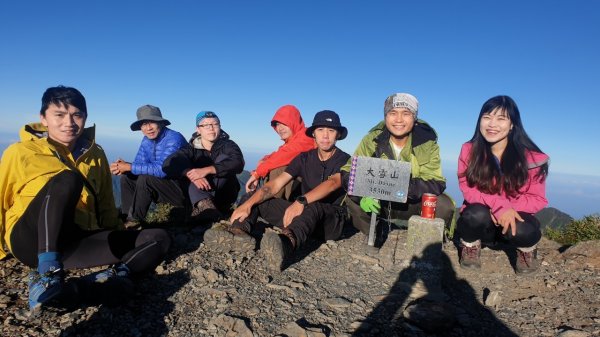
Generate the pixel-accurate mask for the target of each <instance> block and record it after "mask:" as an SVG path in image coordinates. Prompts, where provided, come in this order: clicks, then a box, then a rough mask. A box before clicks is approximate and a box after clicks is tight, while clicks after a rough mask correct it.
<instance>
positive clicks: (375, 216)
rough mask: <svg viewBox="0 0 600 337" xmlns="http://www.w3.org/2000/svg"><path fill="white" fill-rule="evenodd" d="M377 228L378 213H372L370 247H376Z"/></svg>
mask: <svg viewBox="0 0 600 337" xmlns="http://www.w3.org/2000/svg"><path fill="white" fill-rule="evenodd" d="M376 226H377V213H375V212H371V225H370V226H369V241H368V244H369V246H375V227H376Z"/></svg>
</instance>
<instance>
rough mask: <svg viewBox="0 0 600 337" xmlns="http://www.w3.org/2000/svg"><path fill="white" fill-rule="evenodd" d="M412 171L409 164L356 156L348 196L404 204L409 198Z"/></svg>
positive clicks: (351, 170)
mask: <svg viewBox="0 0 600 337" xmlns="http://www.w3.org/2000/svg"><path fill="white" fill-rule="evenodd" d="M410 170H411V166H410V163H408V162H402V161H396V160H390V159H380V158H371V157H361V156H354V157H352V166H351V168H350V179H349V180H348V194H350V195H355V196H361V197H372V198H375V199H379V200H387V201H393V202H402V203H404V202H406V199H407V198H408V184H409V182H410Z"/></svg>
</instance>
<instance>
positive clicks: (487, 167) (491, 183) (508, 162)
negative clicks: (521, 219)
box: [464, 96, 548, 196]
mask: <svg viewBox="0 0 600 337" xmlns="http://www.w3.org/2000/svg"><path fill="white" fill-rule="evenodd" d="M495 110H497V111H498V112H500V113H503V114H506V116H508V118H509V119H510V121H511V122H512V129H511V130H510V131H509V133H508V137H507V138H508V144H507V145H506V149H505V150H504V153H503V154H502V158H499V159H500V166H499V167H498V164H497V162H496V159H495V158H494V155H493V154H492V148H491V145H490V144H489V143H488V142H487V141H486V140H485V138H484V137H483V135H482V134H481V131H480V123H481V118H482V117H483V115H487V114H490V113H492V112H493V111H495ZM470 142H471V143H472V144H473V147H472V148H471V154H470V160H469V167H468V168H467V170H466V171H465V173H464V175H465V176H466V178H467V183H468V184H469V186H470V187H473V186H475V187H476V188H477V189H478V190H480V191H482V192H484V193H488V194H499V193H500V192H501V191H502V190H503V191H504V192H505V193H506V194H507V195H510V196H516V195H517V194H518V193H519V189H520V188H521V187H523V186H524V185H525V184H526V183H527V179H528V172H527V171H528V163H527V158H526V156H525V154H526V151H534V152H539V153H543V152H542V150H540V148H539V147H538V146H537V145H535V143H534V142H533V141H532V140H531V138H529V136H528V135H527V133H526V132H525V129H524V128H523V123H522V122H521V114H520V112H519V108H518V107H517V104H516V103H515V101H514V100H513V99H512V98H510V97H508V96H495V97H492V98H490V99H488V100H487V101H486V102H485V103H483V106H482V107H481V111H480V112H479V118H477V124H476V125H475V134H474V135H473V138H471V140H470ZM547 175H548V163H544V164H543V165H541V166H540V171H539V172H538V174H537V175H536V177H535V178H536V179H540V181H544V180H545V179H546V176H547Z"/></svg>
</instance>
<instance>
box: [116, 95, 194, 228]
mask: <svg viewBox="0 0 600 337" xmlns="http://www.w3.org/2000/svg"><path fill="white" fill-rule="evenodd" d="M136 115H137V121H135V122H133V123H132V124H131V131H138V130H141V131H142V133H143V134H144V138H143V139H142V143H141V144H140V147H139V149H138V152H137V155H136V156H135V159H134V160H133V162H126V161H123V160H121V159H119V160H117V161H115V162H114V163H112V164H111V165H110V170H111V172H112V174H115V175H120V176H121V213H123V215H124V216H127V222H126V223H125V226H126V227H136V226H138V225H139V224H140V222H142V221H143V220H144V218H145V217H146V213H148V209H149V208H150V204H151V203H152V202H161V203H168V204H171V205H173V206H175V207H181V208H182V207H184V206H185V196H184V194H183V191H182V190H181V187H180V186H179V182H178V181H177V180H172V179H168V178H167V175H166V173H165V172H164V171H163V170H162V165H163V162H164V161H165V159H167V157H169V156H170V155H171V154H173V153H174V152H175V151H177V150H179V149H180V148H182V147H184V146H186V145H187V141H186V140H185V138H184V137H183V135H181V133H179V132H177V131H173V130H171V129H169V128H167V125H170V124H171V122H169V121H168V120H166V119H164V118H163V117H162V113H161V112H160V109H159V108H158V107H155V106H153V105H144V106H141V107H140V108H138V109H137V113H136Z"/></svg>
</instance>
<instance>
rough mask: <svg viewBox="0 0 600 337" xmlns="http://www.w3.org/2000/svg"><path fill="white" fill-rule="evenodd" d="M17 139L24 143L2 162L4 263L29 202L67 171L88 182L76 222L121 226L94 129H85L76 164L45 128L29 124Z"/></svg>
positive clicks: (87, 226) (0, 250)
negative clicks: (12, 234)
mask: <svg viewBox="0 0 600 337" xmlns="http://www.w3.org/2000/svg"><path fill="white" fill-rule="evenodd" d="M19 136H20V138H21V141H20V142H17V143H15V144H12V145H10V146H9V147H8V148H7V149H6V150H5V151H4V153H3V154H2V160H1V161H0V198H1V200H0V259H2V258H4V257H5V256H6V254H7V252H6V251H5V246H6V247H7V248H8V249H9V251H10V250H11V249H12V248H11V242H10V234H11V232H12V229H13V227H14V226H15V223H16V222H17V221H18V220H19V218H20V217H21V216H22V215H23V213H24V212H25V210H26V209H27V206H29V203H31V201H32V200H33V198H34V197H35V196H36V195H37V194H38V192H39V191H40V190H41V189H42V188H43V187H44V185H46V183H47V182H48V181H49V180H50V179H51V178H52V177H54V176H55V175H56V174H58V173H60V172H62V171H64V170H78V171H79V172H81V174H82V175H83V177H85V178H86V180H87V182H88V183H89V184H88V183H85V184H84V187H83V191H82V192H81V196H80V198H79V202H78V203H77V208H76V210H75V219H74V221H75V223H76V224H77V225H78V226H79V227H81V228H82V229H84V230H98V229H117V228H120V227H122V222H121V220H119V218H118V213H117V209H116V207H115V202H114V197H113V188H112V178H111V173H110V169H109V166H110V163H109V162H108V160H107V159H106V155H105V154H104V150H102V148H101V147H100V146H99V145H97V144H96V143H95V140H94V138H95V126H92V127H89V128H85V129H84V131H83V133H82V135H81V136H80V137H82V138H83V140H86V141H87V144H88V145H87V146H86V147H87V149H86V150H85V151H84V153H83V154H82V155H81V156H80V157H79V158H78V159H77V160H76V161H75V160H73V156H72V155H71V152H70V151H69V150H68V149H67V148H66V147H65V146H63V145H61V144H58V143H56V142H53V141H52V140H49V139H48V138H47V129H46V127H44V126H43V125H42V124H41V123H32V124H28V125H25V126H24V127H23V128H22V129H21V130H20V132H19ZM91 189H93V191H91ZM96 203H97V204H96ZM96 212H97V213H98V214H96Z"/></svg>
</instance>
